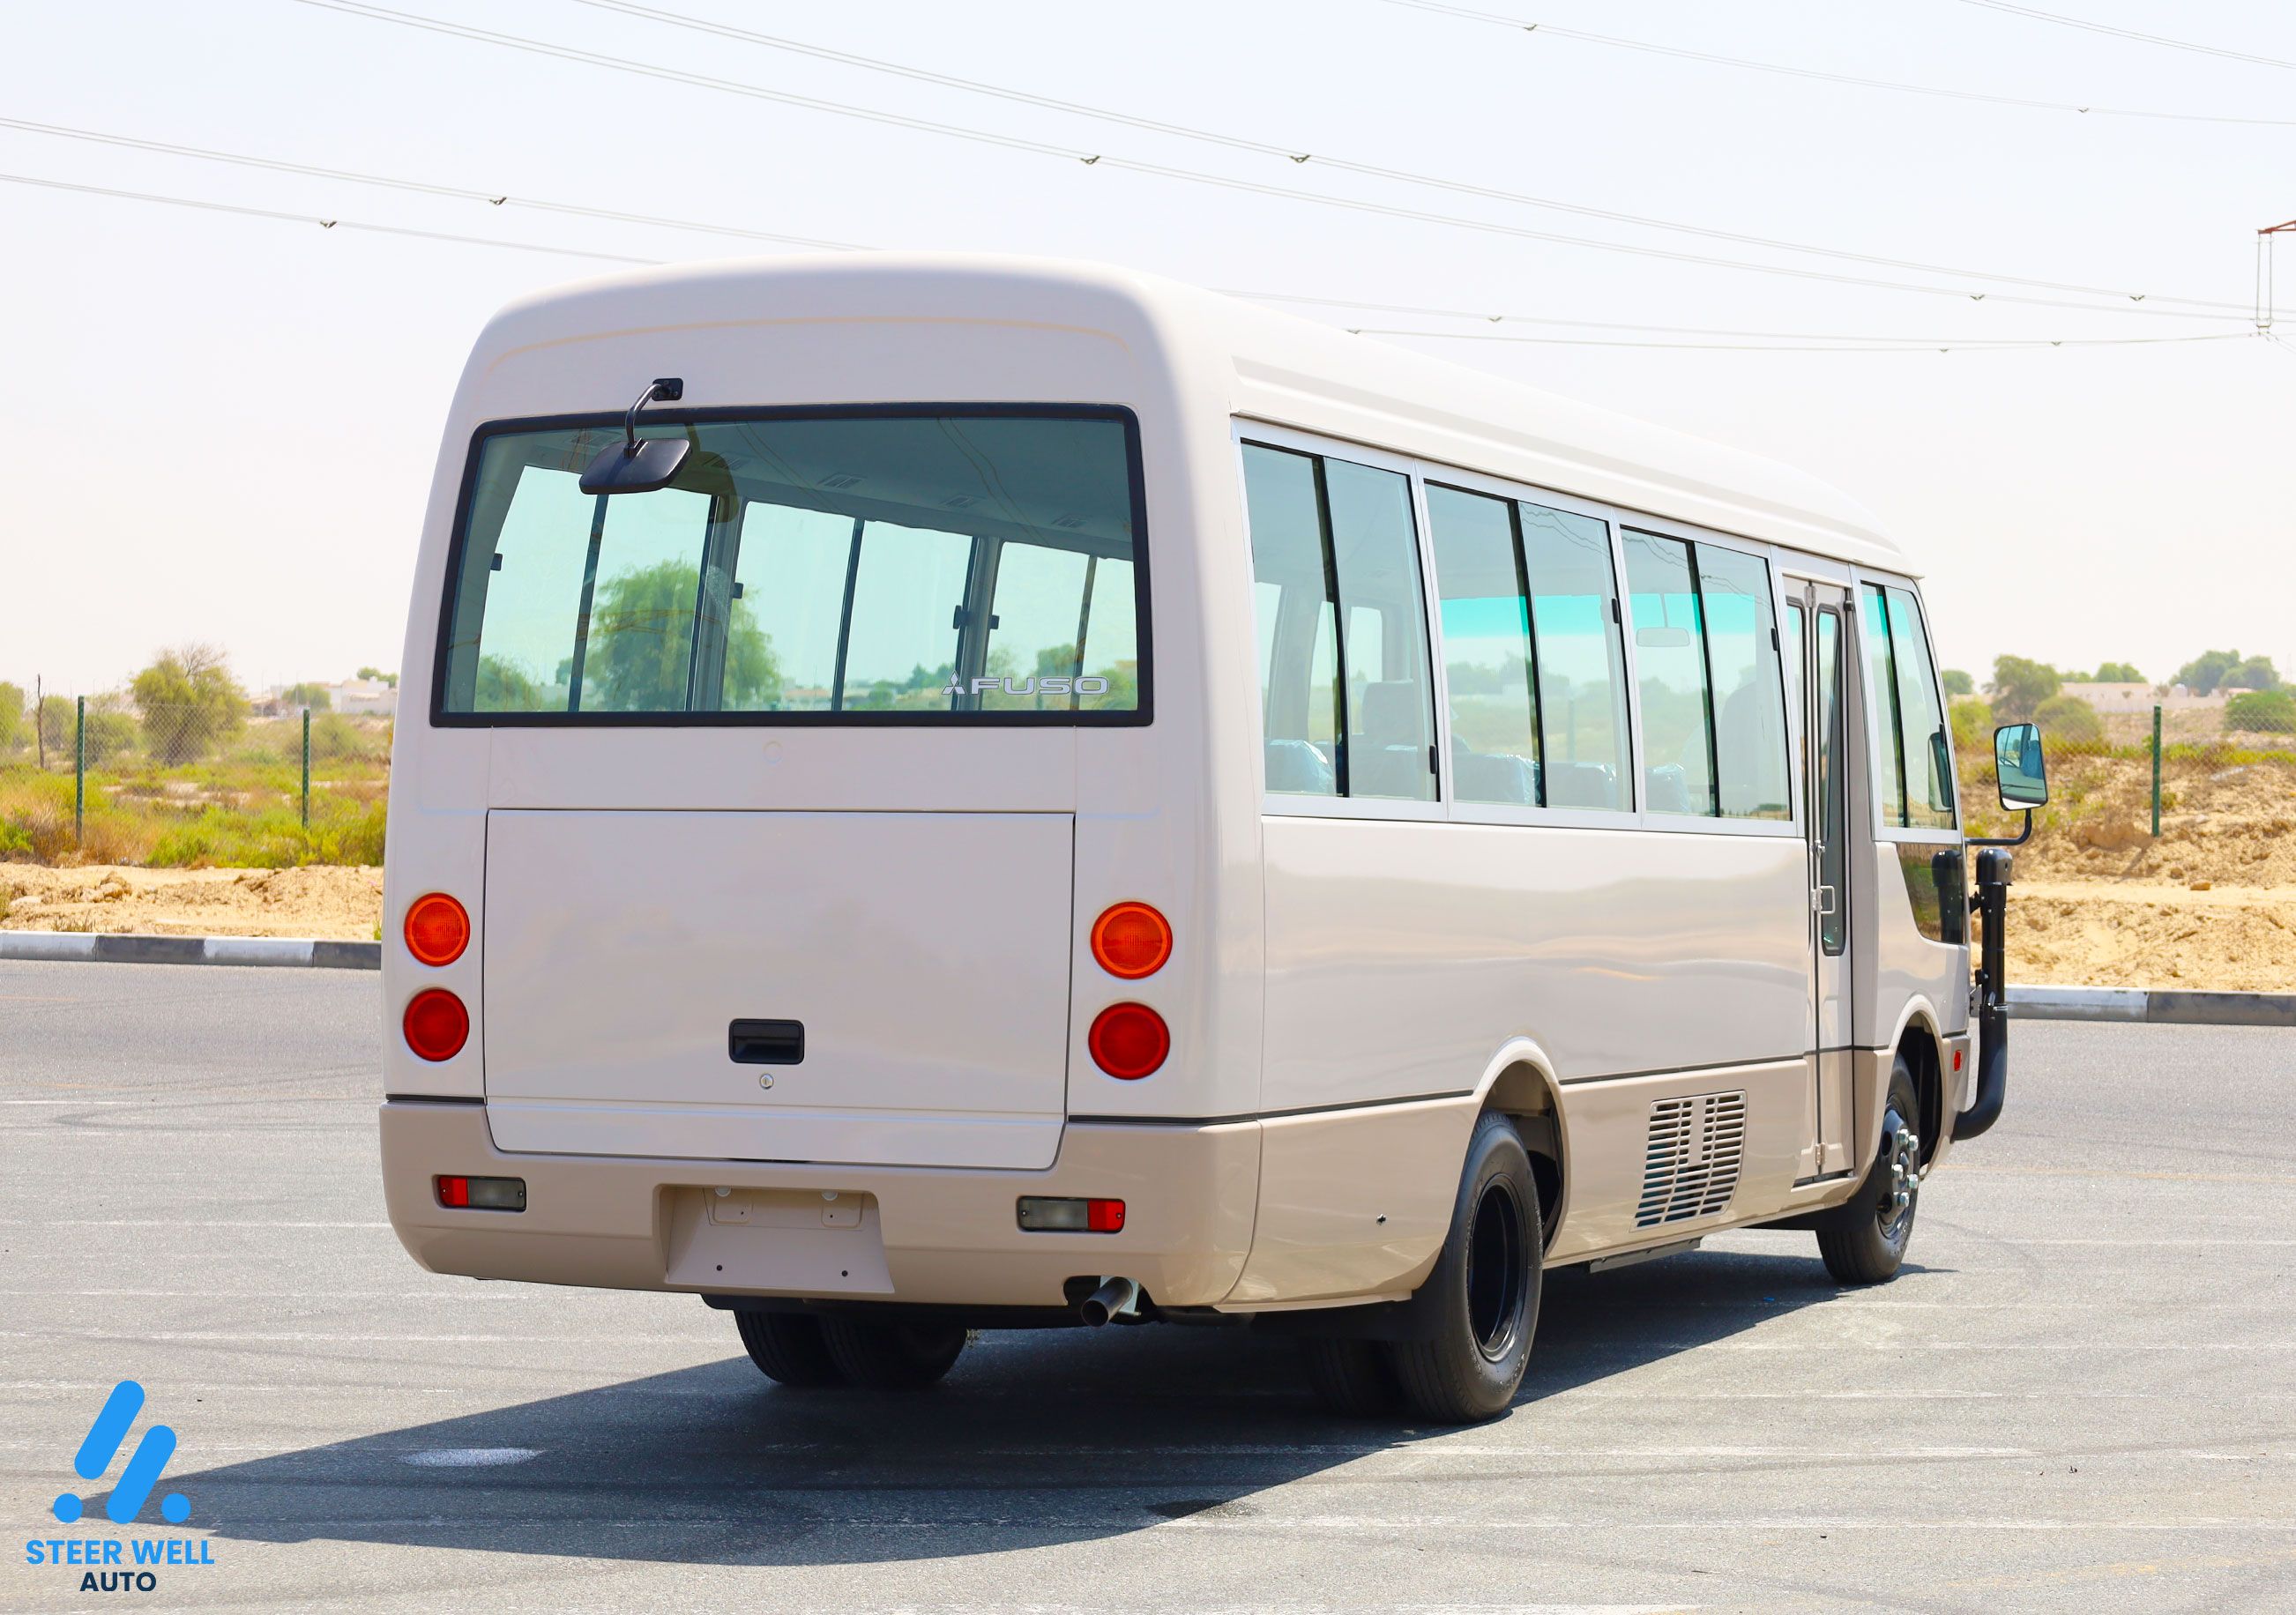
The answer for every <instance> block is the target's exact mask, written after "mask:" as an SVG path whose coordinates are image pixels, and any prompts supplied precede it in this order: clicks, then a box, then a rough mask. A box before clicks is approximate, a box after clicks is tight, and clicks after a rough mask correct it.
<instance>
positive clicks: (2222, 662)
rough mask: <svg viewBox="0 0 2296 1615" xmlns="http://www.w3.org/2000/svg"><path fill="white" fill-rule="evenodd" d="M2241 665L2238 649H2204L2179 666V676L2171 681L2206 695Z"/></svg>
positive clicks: (2170, 681)
mask: <svg viewBox="0 0 2296 1615" xmlns="http://www.w3.org/2000/svg"><path fill="white" fill-rule="evenodd" d="M2240 665H2241V662H2240V652H2237V651H2203V652H2201V653H2200V654H2199V655H2198V656H2195V657H2194V658H2193V660H2190V661H2188V662H2186V663H2185V665H2184V666H2183V667H2181V668H2177V676H2176V677H2174V678H2172V679H2170V680H2169V683H2170V684H2172V685H2184V686H2185V688H2186V689H2187V690H2190V691H2191V692H2192V693H2194V694H2195V695H2206V694H2208V693H2210V691H2212V690H2214V689H2215V688H2216V687H2217V686H2218V685H2220V684H2223V683H2224V682H2225V679H2226V676H2227V675H2228V674H2230V673H2231V672H2232V670H2233V669H2234V668H2237V667H2239V666H2240Z"/></svg>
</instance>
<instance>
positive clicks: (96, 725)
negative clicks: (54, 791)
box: [85, 695, 135, 768]
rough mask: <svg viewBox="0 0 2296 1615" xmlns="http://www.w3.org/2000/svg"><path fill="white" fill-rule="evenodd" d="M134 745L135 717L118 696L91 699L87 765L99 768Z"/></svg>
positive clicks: (88, 711)
mask: <svg viewBox="0 0 2296 1615" xmlns="http://www.w3.org/2000/svg"><path fill="white" fill-rule="evenodd" d="M85 747H86V753H87V766H88V767H91V768H94V767H101V766H102V765H103V764H105V763H108V762H110V761H111V759H112V758H115V757H118V756H119V755H120V754H121V753H123V752H126V751H130V750H134V749H135V714H134V713H132V712H130V711H128V710H127V702H126V701H123V700H122V699H121V698H120V697H119V696H118V695H95V696H91V697H89V698H88V703H87V738H86V742H85Z"/></svg>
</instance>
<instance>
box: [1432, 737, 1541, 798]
mask: <svg viewBox="0 0 2296 1615" xmlns="http://www.w3.org/2000/svg"><path fill="white" fill-rule="evenodd" d="M1451 775H1452V788H1453V790H1454V791H1455V792H1456V795H1457V796H1458V799H1460V800H1461V801H1463V802H1502V803H1513V804H1517V805H1520V806H1521V807H1533V806H1535V805H1536V804H1537V803H1538V764H1536V763H1534V762H1532V761H1531V760H1530V759H1529V758H1521V757H1516V756H1514V755H1513V754H1512V753H1508V752H1489V751H1470V750H1467V749H1466V748H1465V747H1464V746H1454V747H1453V748H1452V749H1451Z"/></svg>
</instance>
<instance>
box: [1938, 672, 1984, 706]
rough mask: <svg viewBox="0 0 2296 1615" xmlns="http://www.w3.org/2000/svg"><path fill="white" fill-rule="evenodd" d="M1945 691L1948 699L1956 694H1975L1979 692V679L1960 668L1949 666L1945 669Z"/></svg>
mask: <svg viewBox="0 0 2296 1615" xmlns="http://www.w3.org/2000/svg"><path fill="white" fill-rule="evenodd" d="M1945 693H1946V696H1947V698H1948V700H1950V699H1951V698H1952V697H1954V696H1956V695H1974V694H1976V693H1977V681H1976V680H1975V679H1973V678H1972V677H1971V676H1969V675H1968V674H1966V673H1964V672H1963V671H1962V670H1961V669H1960V668H1947V669H1946V670H1945Z"/></svg>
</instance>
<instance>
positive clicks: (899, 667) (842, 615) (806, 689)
mask: <svg viewBox="0 0 2296 1615" xmlns="http://www.w3.org/2000/svg"><path fill="white" fill-rule="evenodd" d="M620 435H621V428H620V425H619V422H613V423H611V424H608V423H604V422H601V423H598V424H586V425H578V426H553V427H548V428H544V429H537V430H521V429H517V428H508V429H503V430H495V431H492V432H489V433H487V434H485V435H483V436H482V437H481V438H480V442H479V445H478V447H477V448H476V450H475V451H474V452H475V453H476V455H477V463H476V465H475V466H474V467H473V469H472V473H471V485H470V489H469V492H468V494H467V496H466V497H465V500H464V505H463V531H462V533H461V541H460V543H459V544H458V545H456V548H455V577H454V578H453V579H452V580H451V581H450V584H449V589H450V595H449V599H448V603H447V619H446V625H447V632H446V643H445V645H444V647H443V651H442V654H441V657H440V663H441V666H440V677H439V685H438V687H439V697H438V699H437V714H438V716H439V717H440V718H441V719H442V720H443V721H446V722H448V723H455V722H461V723H466V724H468V723H478V724H498V723H513V724H515V723H557V724H566V723H582V722H586V721H587V722H604V723H634V722H635V723H644V722H646V721H649V720H663V721H668V720H670V719H672V718H683V719H685V721H702V722H712V721H715V722H742V721H750V720H754V721H774V720H775V719H776V718H810V719H813V720H816V721H828V722H838V721H863V722H865V721H871V720H872V719H873V720H875V721H881V722H882V721H892V722H903V721H906V722H934V721H958V722H963V721H986V722H1052V723H1062V722H1077V721H1085V722H1100V723H1111V722H1113V723H1138V722H1144V721H1145V719H1146V717H1147V696H1146V691H1145V688H1144V683H1145V679H1144V675H1145V667H1144V657H1143V651H1144V645H1143V643H1142V640H1143V635H1142V632H1141V630H1142V627H1143V626H1144V623H1145V621H1146V615H1147V613H1146V609H1145V605H1144V602H1143V600H1142V594H1143V591H1144V582H1145V580H1144V576H1143V572H1142V568H1141V566H1140V564H1139V562H1140V556H1139V555H1138V553H1137V548H1136V546H1137V545H1138V542H1139V532H1138V526H1139V521H1140V518H1139V510H1140V491H1139V471H1138V463H1139V453H1138V446H1137V441H1136V433H1135V429H1134V427H1133V425H1132V422H1131V418H1130V417H1129V415H1128V414H1123V413H1122V412H1119V411H1115V410H1099V409H1075V410H1066V411H1059V412H1053V411H1007V410H981V411H975V410H972V409H960V408H951V409H943V410H938V411H936V410H931V409H919V410H915V411H907V410H901V411H888V410H876V411H872V412H869V413H867V414H856V413H847V414H837V413H834V412H826V413H818V414H792V413H783V412H760V413H758V414H755V415H752V416H746V417H742V418H738V419H728V418H724V417H722V416H721V417H717V418H711V419H706V420H694V421H690V422H662V421H660V420H650V421H649V422H648V424H647V425H645V426H644V428H643V429H642V431H641V435H642V436H646V437H665V436H684V437H686V438H688V439H691V440H692V442H693V448H692V450H691V451H690V452H689V453H688V454H687V455H686V459H685V465H684V466H683V467H682V468H681V469H680V471H679V472H678V475H677V478H676V481H674V482H673V483H672V484H671V485H670V486H669V487H668V488H661V489H659V490H657V491H655V492H652V493H645V494H618V495H614V496H611V497H609V496H596V497H593V496H586V495H585V494H583V493H582V491H581V489H580V488H579V486H578V484H579V480H580V476H581V471H582V468H583V467H584V466H585V465H586V464H587V463H589V462H590V459H591V457H592V456H593V455H595V454H597V452H598V451H599V450H600V449H602V448H604V447H607V446H608V445H609V444H611V443H612V442H614V441H616V440H617V439H619V437H620Z"/></svg>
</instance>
